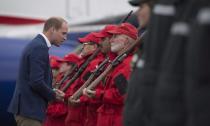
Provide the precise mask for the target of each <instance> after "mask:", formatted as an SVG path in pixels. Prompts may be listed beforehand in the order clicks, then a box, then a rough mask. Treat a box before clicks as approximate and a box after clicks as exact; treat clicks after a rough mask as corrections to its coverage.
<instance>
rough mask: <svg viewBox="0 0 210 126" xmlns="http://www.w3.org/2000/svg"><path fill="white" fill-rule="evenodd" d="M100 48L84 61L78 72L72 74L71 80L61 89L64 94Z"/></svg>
mask: <svg viewBox="0 0 210 126" xmlns="http://www.w3.org/2000/svg"><path fill="white" fill-rule="evenodd" d="M100 50H101V49H100V47H98V48H97V49H96V51H95V52H94V53H93V54H92V55H91V56H90V57H89V58H88V59H87V60H86V61H85V63H83V64H82V66H81V67H80V68H79V69H78V71H77V72H76V73H75V74H74V76H73V77H72V78H71V80H70V81H69V82H67V84H66V85H65V86H64V87H63V88H62V91H63V92H65V91H66V90H67V89H68V88H69V87H70V86H71V84H72V83H73V82H74V81H75V80H76V79H77V78H78V77H79V76H80V75H81V73H82V72H83V71H84V70H85V68H86V67H87V66H88V64H89V63H90V61H91V60H93V58H95V57H96V56H97V55H98V53H99V52H100Z"/></svg>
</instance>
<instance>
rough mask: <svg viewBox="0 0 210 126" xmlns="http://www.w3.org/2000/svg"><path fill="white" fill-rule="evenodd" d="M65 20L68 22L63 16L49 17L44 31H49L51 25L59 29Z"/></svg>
mask: <svg viewBox="0 0 210 126" xmlns="http://www.w3.org/2000/svg"><path fill="white" fill-rule="evenodd" d="M63 22H66V21H65V20H64V19H63V18H60V17H51V18H49V19H47V21H46V22H45V24H44V29H43V31H45V32H46V31H48V30H49V29H50V28H51V27H53V28H55V30H58V29H60V28H61V26H62V24H63Z"/></svg>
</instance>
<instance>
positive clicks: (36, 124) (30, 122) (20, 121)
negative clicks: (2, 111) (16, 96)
mask: <svg viewBox="0 0 210 126" xmlns="http://www.w3.org/2000/svg"><path fill="white" fill-rule="evenodd" d="M15 120H16V123H17V126H42V123H41V121H38V120H34V119H31V118H28V117H24V116H20V115H17V116H15Z"/></svg>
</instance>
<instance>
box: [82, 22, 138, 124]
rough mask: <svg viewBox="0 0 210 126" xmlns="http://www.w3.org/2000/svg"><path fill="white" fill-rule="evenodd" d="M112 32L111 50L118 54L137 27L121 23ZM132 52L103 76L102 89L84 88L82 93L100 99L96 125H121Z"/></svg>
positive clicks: (133, 39) (133, 35)
mask: <svg viewBox="0 0 210 126" xmlns="http://www.w3.org/2000/svg"><path fill="white" fill-rule="evenodd" d="M109 33H111V34H114V37H113V38H112V39H111V40H110V42H111V51H112V52H113V53H115V54H116V55H119V54H120V53H121V52H122V51H123V50H124V49H126V48H127V47H128V46H129V45H130V44H131V43H132V42H134V41H135V40H136V39H137V29H136V28H135V27H134V26H132V25H131V24H128V23H123V24H121V25H120V26H118V27H117V28H115V29H113V30H110V31H109ZM131 58H132V54H130V55H128V56H127V57H126V58H125V59H124V60H123V61H122V62H121V63H120V64H119V65H117V66H116V67H115V68H114V70H113V71H112V72H110V73H109V74H108V75H107V77H106V78H105V82H104V85H105V86H104V89H99V88H96V89H95V90H94V91H93V90H88V89H85V90H84V91H83V92H84V95H86V96H87V97H89V98H98V99H101V101H102V103H101V106H100V107H99V108H98V110H97V112H98V115H97V123H96V124H95V125H97V126H122V110H123V106H124V98H125V95H126V87H127V82H128V79H129V76H130V72H131V69H130V62H131Z"/></svg>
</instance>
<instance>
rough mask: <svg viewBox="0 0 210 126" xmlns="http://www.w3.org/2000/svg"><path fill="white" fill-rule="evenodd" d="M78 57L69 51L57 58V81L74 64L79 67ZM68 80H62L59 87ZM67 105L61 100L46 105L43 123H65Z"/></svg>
mask: <svg viewBox="0 0 210 126" xmlns="http://www.w3.org/2000/svg"><path fill="white" fill-rule="evenodd" d="M80 60H81V59H80V58H79V57H78V56H77V55H76V54H74V53H70V54H67V55H65V56H64V58H62V59H61V58H60V59H58V62H60V64H61V65H60V68H59V73H58V76H57V80H56V81H57V82H60V81H61V80H62V78H63V77H64V76H65V74H67V73H68V71H70V70H71V69H72V68H73V67H74V66H75V67H77V68H78V67H79V65H80V64H79V62H80ZM74 73H75V72H72V73H71V75H69V78H70V77H71V76H72V75H73V74H74ZM67 82H68V81H67V80H66V81H64V82H63V83H62V85H59V87H60V88H62V86H64V85H65V84H66V83H67ZM67 112H68V111H67V105H66V104H65V103H64V102H62V101H56V102H53V103H51V104H49V105H48V108H47V111H46V113H47V117H46V119H45V121H44V123H43V125H44V126H63V125H65V118H66V115H67Z"/></svg>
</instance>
